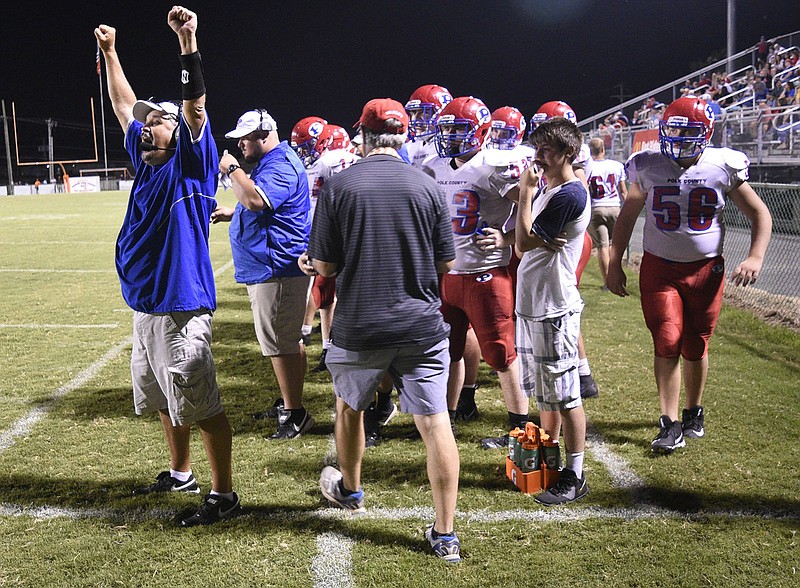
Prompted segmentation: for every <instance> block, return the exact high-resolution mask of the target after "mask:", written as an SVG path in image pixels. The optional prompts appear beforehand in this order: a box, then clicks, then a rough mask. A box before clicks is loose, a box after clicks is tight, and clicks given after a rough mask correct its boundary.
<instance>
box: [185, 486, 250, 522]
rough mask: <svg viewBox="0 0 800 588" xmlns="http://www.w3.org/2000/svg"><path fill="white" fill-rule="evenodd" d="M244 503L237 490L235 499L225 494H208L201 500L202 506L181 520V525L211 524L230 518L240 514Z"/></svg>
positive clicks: (234, 494)
mask: <svg viewBox="0 0 800 588" xmlns="http://www.w3.org/2000/svg"><path fill="white" fill-rule="evenodd" d="M241 510H242V505H241V504H240V503H239V497H238V496H237V495H236V492H234V493H233V500H228V499H227V498H225V497H224V496H218V495H215V494H206V495H205V496H203V500H202V501H201V502H200V508H198V509H197V511H195V513H194V514H193V515H192V516H190V517H188V518H185V519H183V520H182V521H181V527H184V528H187V527H196V526H197V525H211V524H213V523H216V522H217V521H221V520H223V519H230V518H232V517H235V516H236V515H237V514H239V513H240V512H241Z"/></svg>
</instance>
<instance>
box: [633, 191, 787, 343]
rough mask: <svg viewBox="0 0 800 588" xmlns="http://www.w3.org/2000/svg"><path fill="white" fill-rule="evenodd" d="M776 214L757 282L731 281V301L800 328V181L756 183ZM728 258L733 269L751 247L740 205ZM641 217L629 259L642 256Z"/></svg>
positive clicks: (729, 231)
mask: <svg viewBox="0 0 800 588" xmlns="http://www.w3.org/2000/svg"><path fill="white" fill-rule="evenodd" d="M750 185H751V186H752V187H753V189H755V191H756V192H757V193H758V195H759V196H760V197H761V199H762V200H763V201H764V202H765V203H766V205H767V207H768V208H769V210H770V212H771V213H772V222H773V227H772V239H771V240H770V243H769V247H768V248H767V254H766V257H765V259H764V266H763V268H762V270H761V275H760V276H759V278H758V281H757V282H756V284H755V286H747V287H744V286H735V285H733V284H731V283H730V282H728V283H727V284H726V285H725V300H726V301H727V302H729V303H731V304H734V305H736V306H740V307H744V308H748V309H750V310H752V311H754V312H755V313H756V314H757V315H759V316H761V317H763V318H764V319H765V320H766V321H768V322H770V323H779V324H782V325H785V326H788V327H790V328H793V329H800V186H798V185H788V184H756V183H753V184H750ZM724 219H725V225H726V231H725V249H724V250H725V260H726V264H727V270H728V272H729V273H730V271H731V270H732V269H733V268H734V267H736V265H737V264H738V263H739V262H740V261H742V260H743V259H744V258H745V257H746V256H747V252H748V251H749V249H750V221H748V220H747V218H745V216H744V215H743V214H742V213H741V212H740V211H739V209H738V208H736V206H735V205H734V204H729V205H728V206H726V207H725V213H724ZM643 226H644V216H640V217H639V220H638V221H637V223H636V228H635V229H634V232H633V235H632V237H631V243H630V249H629V252H628V258H629V260H638V259H639V258H640V257H641V255H642V228H643Z"/></svg>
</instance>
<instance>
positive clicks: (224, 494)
mask: <svg viewBox="0 0 800 588" xmlns="http://www.w3.org/2000/svg"><path fill="white" fill-rule="evenodd" d="M211 496H222V497H223V498H224V499H225V500H230V501H233V492H217V491H216V490H212V491H211Z"/></svg>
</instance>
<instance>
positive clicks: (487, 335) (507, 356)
mask: <svg viewBox="0 0 800 588" xmlns="http://www.w3.org/2000/svg"><path fill="white" fill-rule="evenodd" d="M490 128H491V113H490V111H489V109H488V108H487V107H486V105H485V104H484V103H483V102H482V101H480V100H478V99H477V98H473V97H471V96H464V97H460V98H455V99H453V101H452V102H450V103H449V104H448V105H447V106H445V107H444V109H442V111H441V113H440V114H439V117H438V119H437V121H436V149H437V152H438V156H436V157H431V158H429V159H426V160H425V161H424V162H423V165H422V171H424V172H425V173H427V174H429V175H430V176H432V177H433V178H434V179H435V180H436V182H437V183H438V184H439V186H441V188H442V189H443V190H444V192H445V195H446V199H447V201H448V205H449V206H450V216H451V219H452V228H453V238H454V241H455V246H456V259H455V266H454V268H453V269H452V270H451V271H450V273H448V274H446V275H444V276H442V282H441V289H442V290H441V297H442V313H443V314H444V316H445V320H446V321H447V322H448V323H449V324H450V328H451V333H450V358H451V361H452V364H451V373H450V381H449V383H448V405H449V409H450V411H451V419H452V418H454V417H455V410H456V406H457V402H458V395H459V393H460V391H461V387H462V382H463V363H462V362H461V359H462V355H463V352H464V345H465V340H466V335H467V330H468V327H469V325H470V324H471V325H472V327H473V329H474V330H475V334H476V335H477V338H478V343H479V345H480V348H481V353H482V355H483V358H484V359H485V360H486V363H488V364H489V365H490V366H491V367H492V368H494V369H495V370H496V371H497V375H498V379H499V380H500V387H501V389H502V391H503V397H504V400H505V403H506V408H507V410H508V417H509V422H510V424H511V426H512V427H514V426H520V425H522V426H524V423H525V422H527V420H528V399H527V398H526V397H525V396H523V394H522V393H521V391H520V388H519V373H518V370H517V352H516V348H515V345H514V321H513V312H514V308H513V304H514V302H513V300H514V293H513V289H512V282H511V276H510V275H509V272H508V267H507V266H508V262H509V260H510V258H511V245H512V244H513V242H514V231H513V230H511V231H507V230H506V227H507V225H508V223H509V219H511V218H512V215H513V211H514V201H515V200H516V198H517V194H518V192H519V185H518V180H517V178H516V177H513V175H512V174H510V172H509V166H508V165H505V166H499V167H498V166H495V165H490V164H489V163H487V162H486V159H485V154H486V151H485V150H483V149H482V147H483V144H484V143H485V141H486V139H487V137H488V134H489V129H490ZM492 439H493V438H492ZM506 442H507V441H506ZM491 446H497V445H496V444H493V445H491Z"/></svg>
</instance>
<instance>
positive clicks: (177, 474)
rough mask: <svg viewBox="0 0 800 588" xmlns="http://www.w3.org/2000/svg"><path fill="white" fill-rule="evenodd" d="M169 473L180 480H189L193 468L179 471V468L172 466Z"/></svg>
mask: <svg viewBox="0 0 800 588" xmlns="http://www.w3.org/2000/svg"><path fill="white" fill-rule="evenodd" d="M169 475H170V476H172V477H173V478H175V479H176V480H178V482H188V481H189V478H191V477H192V470H189V471H188V472H179V471H178V470H173V469H172V468H170V470H169Z"/></svg>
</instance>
